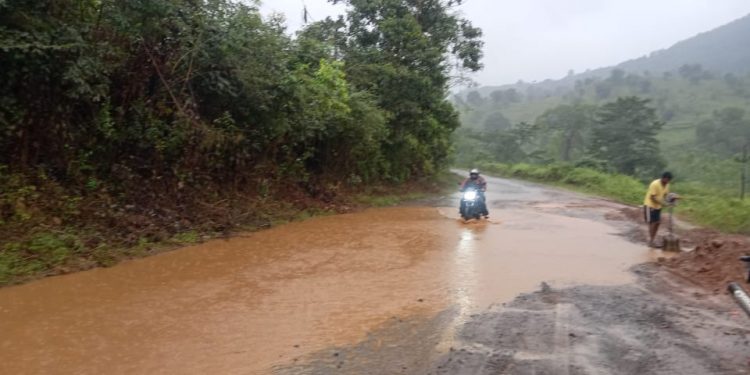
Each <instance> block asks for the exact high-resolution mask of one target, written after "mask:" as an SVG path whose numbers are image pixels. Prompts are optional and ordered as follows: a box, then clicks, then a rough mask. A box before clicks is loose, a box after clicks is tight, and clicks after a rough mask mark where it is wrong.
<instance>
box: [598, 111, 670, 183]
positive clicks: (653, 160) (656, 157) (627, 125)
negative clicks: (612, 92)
mask: <svg viewBox="0 0 750 375" xmlns="http://www.w3.org/2000/svg"><path fill="white" fill-rule="evenodd" d="M649 102H650V101H649V100H647V99H641V98H638V97H635V96H630V97H624V98H618V99H617V100H616V101H614V102H610V103H607V104H605V105H603V106H602V107H601V109H600V110H599V111H598V112H597V114H596V121H595V122H594V126H593V129H592V141H591V146H590V147H589V154H590V156H592V157H593V158H595V159H599V160H603V161H605V162H606V163H607V165H608V166H609V167H610V168H611V169H612V170H614V171H616V172H618V173H624V174H627V175H631V176H639V177H646V176H652V175H654V174H655V173H658V171H659V170H661V169H662V168H663V166H664V162H663V160H662V159H661V155H660V151H659V141H658V140H657V139H656V134H657V132H658V131H659V130H660V129H661V128H662V126H663V123H662V122H660V121H659V120H658V118H657V116H656V110H655V109H654V108H651V107H650V106H648V104H649Z"/></svg>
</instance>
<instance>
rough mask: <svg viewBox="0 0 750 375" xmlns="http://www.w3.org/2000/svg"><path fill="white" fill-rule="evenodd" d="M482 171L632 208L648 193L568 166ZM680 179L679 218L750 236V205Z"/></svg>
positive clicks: (622, 179) (635, 184)
mask: <svg viewBox="0 0 750 375" xmlns="http://www.w3.org/2000/svg"><path fill="white" fill-rule="evenodd" d="M480 167H481V168H482V169H483V170H484V171H485V172H488V173H490V174H496V175H499V176H502V177H512V178H519V179H525V180H530V181H537V182H543V183H548V184H552V185H555V186H561V187H565V188H570V189H572V190H576V191H580V192H584V193H589V194H595V195H599V196H602V197H606V198H611V199H614V200H616V201H618V202H621V203H625V204H630V205H640V204H642V203H643V197H644V195H645V192H646V185H645V184H644V183H643V182H641V181H639V180H637V179H635V178H633V177H630V176H624V175H618V174H609V173H604V172H601V171H598V170H594V169H589V168H577V167H574V166H572V165H566V164H548V165H530V164H515V165H509V164H501V163H481V164H480ZM677 177H678V180H677V181H676V183H675V184H674V186H672V188H671V189H672V191H674V192H676V193H679V194H680V195H681V196H682V197H683V198H684V200H683V201H681V203H680V205H679V206H678V208H677V210H678V211H677V212H678V215H679V216H681V217H683V218H685V219H687V220H688V221H690V222H693V223H695V224H699V225H703V226H707V227H711V228H714V229H717V230H720V231H723V232H729V233H742V234H750V201H748V200H740V199H737V198H733V197H731V196H730V195H728V194H727V193H725V192H723V191H720V190H718V189H712V188H710V187H706V186H702V185H699V184H695V183H690V182H680V181H679V176H677Z"/></svg>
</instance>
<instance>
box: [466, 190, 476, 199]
mask: <svg viewBox="0 0 750 375" xmlns="http://www.w3.org/2000/svg"><path fill="white" fill-rule="evenodd" d="M464 199H465V200H467V201H473V200H474V199H477V192H476V191H467V192H465V193H464Z"/></svg>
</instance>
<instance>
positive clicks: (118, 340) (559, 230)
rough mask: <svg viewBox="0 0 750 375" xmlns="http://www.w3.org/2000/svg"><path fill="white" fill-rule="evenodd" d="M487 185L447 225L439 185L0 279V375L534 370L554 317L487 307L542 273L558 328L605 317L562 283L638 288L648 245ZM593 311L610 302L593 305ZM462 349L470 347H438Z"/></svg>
mask: <svg viewBox="0 0 750 375" xmlns="http://www.w3.org/2000/svg"><path fill="white" fill-rule="evenodd" d="M489 183H490V191H489V192H488V194H487V196H488V197H489V199H490V209H491V219H490V220H488V221H481V222H476V221H472V222H468V223H464V222H463V221H461V220H459V219H458V215H457V212H456V211H457V209H456V207H457V206H458V203H457V196H453V197H450V198H449V199H444V200H438V201H433V202H432V206H425V205H418V206H416V205H412V206H404V207H396V208H388V209H373V210H367V211H364V212H360V213H354V214H345V215H338V216H330V217H322V218H315V219H310V220H308V221H305V222H300V223H294V224H289V225H285V226H281V227H277V228H274V229H270V230H267V231H263V232H257V233H250V234H245V235H241V236H237V237H234V238H230V239H228V240H216V241H210V242H207V243H204V244H201V245H197V246H192V247H188V248H185V249H182V250H178V251H174V252H170V253H165V254H160V255H157V256H154V257H151V258H146V259H139V260H134V261H130V262H126V263H123V264H121V265H118V266H115V267H112V268H110V269H97V270H92V271H87V272H81V273H78V274H71V275H65V276H61V277H53V278H48V279H44V280H40V281H37V282H33V283H30V284H27V285H22V286H17V287H10V288H4V289H0V332H2V336H0V349H2V350H0V373H14V374H15V373H23V374H46V373H63V374H68V373H69V374H99V373H108V374H130V373H180V374H204V373H224V374H268V373H279V374H330V373H342V374H383V373H388V374H391V373H393V374H395V373H405V374H423V373H431V372H432V373H434V372H439V371H442V372H443V373H450V372H446V371H449V370H450V371H453V370H455V371H458V370H457V368H456V367H451V366H457V365H456V364H457V363H465V364H466V367H465V371H464V372H463V373H484V372H482V371H484V370H482V369H484V368H490V367H486V366H488V365H487V363H489V362H490V361H492V360H494V359H492V358H494V357H492V356H490V357H487V356H486V355H487V353H490V354H492V355H496V356H497V355H501V356H505V357H507V358H511V359H513V360H512V361H510V362H507V361H506V362H507V364H508V366H511V365H513V366H516V365H518V366H521V365H523V366H526V365H527V364H523V363H521V362H518V361H519V360H524V361H528V360H530V359H529V358H536V357H534V356H538V357H539V358H541V359H540V361H538V362H535V363H536V364H534V365H533V366H537V367H533V366H532V368H537V369H542V370H543V369H545V367H543V366H544V365H542V362H543V360H549V359H550V358H551V357H549V355H548V354H545V350H547V349H549V347H548V346H544V345H548V344H549V343H548V342H547V341H549V340H553V341H554V340H556V339H555V337H556V336H554V335H553V337H552V338H549V337H546V336H547V335H548V334H549V333H550V332H552V331H554V329H553V325H554V324H552V323H554V322H549V321H546V323H544V324H541V326H539V327H538V328H539V329H537V330H534V329H532V328H530V327H527V326H526V325H533V324H532V323H533V322H532V321H531V320H529V321H528V322H527V323H526V322H525V321H523V320H514V319H516V318H508V317H509V316H511V315H512V314H511V315H502V314H504V313H508V312H509V311H511V310H507V311H506V310H503V308H504V307H503V304H505V303H511V304H516V307H514V308H515V309H526V310H529V309H530V308H529V307H528V306H526V305H523V303H525V302H523V301H521V302H519V300H518V299H515V298H516V297H517V296H518V295H520V294H526V295H527V296H532V297H527V298H531V299H530V300H533V298H538V299H540V301H541V302H538V303H547V302H544V301H542V300H544V299H545V298H547V297H545V296H546V295H544V294H538V293H537V294H527V293H533V292H534V291H535V290H537V289H538V286H539V284H540V282H542V281H544V282H545V283H546V284H545V285H547V286H548V288H551V289H550V290H555V291H556V292H555V293H556V294H555V295H559V296H561V297H560V298H563V299H562V301H564V302H562V305H563V306H564V307H563V309H564V310H565V311H568V312H567V313H569V314H570V316H571V317H572V318H571V321H570V322H568V323H566V324H568V326H570V327H573V326H576V325H588V324H605V325H606V324H608V323H606V322H604V321H602V320H591V321H589V322H588V323H586V321H585V320H580V319H578V318H581V317H582V318H581V319H583V318H585V317H587V315H586V314H589V313H585V314H584V312H587V311H589V310H587V309H588V308H589V307H587V305H586V300H587V301H590V302H596V303H599V302H597V301H594V300H596V299H597V298H595V297H594V296H593V295H594V294H595V293H594V292H586V293H588V294H586V293H583V292H572V291H582V290H583V291H588V289H580V285H591V288H602V289H601V290H614V291H617V290H621V291H622V293H620V294H621V295H623V296H631V297H632V298H633V299H640V298H642V296H641V295H639V294H638V293H640V292H638V291H639V290H641V289H639V287H637V286H636V285H638V284H637V283H638V282H639V281H638V280H639V278H637V277H636V276H634V274H633V273H632V272H630V271H629V270H630V268H631V267H632V266H633V265H636V264H640V263H643V262H648V261H652V260H656V259H658V258H659V257H663V256H665V254H662V253H661V252H660V251H654V250H650V249H648V248H646V247H645V246H643V245H642V244H639V243H637V242H634V241H632V238H629V237H628V236H623V233H627V232H628V231H637V230H638V227H637V226H635V225H634V224H633V223H632V222H628V221H624V220H612V218H613V215H615V216H616V215H617V214H618V210H621V209H622V206H619V205H616V204H614V203H611V202H607V201H603V200H598V199H592V198H587V197H584V196H579V195H576V194H572V193H567V192H563V191H559V190H554V189H548V188H544V187H541V186H537V185H533V184H526V183H521V182H515V181H508V180H502V179H491V178H490V179H489ZM576 288H579V289H576ZM618 288H621V289H618ZM592 290H594V289H592ZM558 291H559V292H558ZM563 291H571V292H563ZM566 293H567V294H566ZM582 293H583V294H582ZM644 293H645V292H644ZM604 294H607V295H609V293H604V292H602V297H601V298H605V296H604ZM534 296H537V297H534ZM579 296H580V297H581V298H582V301H581V302H580V303H578V304H577V302H576V298H577V297H579ZM584 297H585V298H584ZM606 298H610V297H606ZM611 298H618V297H614V296H613V297H611ZM628 298H630V297H628ZM514 299H515V300H514ZM511 301H513V302H511ZM602 301H606V299H602ZM519 303H521V305H518V304H519ZM534 303H535V304H536V303H537V302H534ZM640 305H643V303H640ZM640 305H639V306H640ZM571 306H573V307H571ZM602 306H605V307H606V306H611V307H612V309H614V308H615V307H616V306H617V304H615V303H609V304H607V303H605V302H601V303H599V304H598V305H596V307H595V308H594V309H599V308H603V307H602ZM668 307H669V306H667V307H665V309H668ZM612 309H610V310H607V309H604V310H603V312H602V314H605V312H607V311H608V313H607V314H611V315H613V316H619V317H620V319H625V320H627V319H629V318H628V314H627V310H622V311H618V310H616V309H615V310H614V311H612ZM542 310H543V311H547V310H549V311H557V310H558V307H555V306H552V305H550V306H546V307H544V309H541V308H540V310H539V311H542ZM503 311H505V312H503ZM665 311H667V310H665ZM668 312H669V313H671V312H672V310H668ZM532 315H533V314H532ZM537 315H539V314H537ZM547 315H550V316H552V317H554V314H547ZM589 315H590V314H589ZM550 316H547V317H546V318H545V319H547V320H549V319H552V318H550ZM573 317H575V318H576V319H578V320H575V319H573ZM518 319H521V318H518ZM602 319H603V318H602ZM539 322H545V320H544V319H542V320H539ZM483 324H484V325H488V326H487V327H484V326H482V325H483ZM490 326H492V327H495V326H496V327H498V329H500V330H503V331H505V330H509V331H508V332H517V333H518V332H521V333H522V335H521V336H524V335H526V333H524V332H527V333H528V339H525V340H530V341H528V342H529V343H532V342H533V340H537V341H538V342H537V343H532V344H529V345H532V346H533V345H536V346H538V348H537V349H538V350H536V351H534V350H531V348H526V349H524V350H519V351H518V353H520V354H518V355H516V354H517V353H515V354H514V353H511V352H510V350H511V349H512V348H511V347H512V346H517V345H521V341H518V340H519V339H514V340H516V341H513V340H511V341H503V340H500V341H497V342H494V343H493V342H488V341H487V340H485V339H482V338H481V337H480V336H478V335H479V332H477V334H476V335H474V334H471V332H473V331H472V330H475V328H472V327H484V328H481V329H480V331H482V332H484V331H487V330H489V328H490ZM605 328H606V327H602V328H601V329H605ZM550 329H552V331H549V330H550ZM597 329H598V328H597ZM623 329H636V330H637V329H638V328H637V327H636V326H624V327H623ZM475 331H476V330H475ZM490 331H491V330H490ZM488 332H489V331H488ZM554 332H557V331H554ZM592 332H594V331H592ZM596 332H598V333H596V334H599V335H604V334H605V333H607V332H599V331H596ZM654 332H657V331H654ZM573 333H574V334H577V333H575V332H573ZM655 334H656V333H655ZM534 336H538V337H534ZM657 336H658V335H657ZM493 337H494V336H493ZM545 340H547V341H545ZM665 340H671V339H670V338H669V337H667V338H666V339H665ZM605 341H606V340H605ZM605 341H601V342H602V343H604V342H605ZM636 341H637V340H636ZM523 342H525V341H523ZM665 342H671V341H665ZM644 343H646V344H647V343H648V342H644ZM550 345H551V344H550ZM602 345H605V344H602ZM521 346H522V345H521ZM476 348H481V350H479V349H476ZM545 348H547V349H545ZM614 348H615V349H617V350H619V349H618V347H616V346H615V347H614ZM461 349H464V350H465V351H467V352H470V353H473V354H467V355H471V356H475V357H476V358H480V357H481V358H484V359H477V360H476V362H471V361H470V360H469V357H460V358H455V357H454V356H456V355H458V354H457V353H456V350H459V351H460V350H461ZM709 349H710V348H709ZM484 350H489V352H487V353H485V352H484ZM589 350H591V352H590V353H591V354H590V355H591V356H592V358H594V359H595V357H596V356H597V355H601V353H599V352H596V351H593V349H591V348H589ZM613 350H614V349H613ZM483 353H484V354H483ZM498 353H499V354H498ZM511 354H512V355H511ZM482 356H484V357H482ZM508 356H510V357H508ZM505 357H504V358H505ZM453 358H455V359H453ZM472 358H473V357H472ZM594 359H592V361H593V360H594ZM514 361H515V362H514ZM472 363H473V364H472ZM493 363H494V362H493ZM514 363H515V364H514ZM524 363H525V362H524ZM570 363H573V364H575V363H577V362H575V361H571V362H570ZM438 366H440V367H438ZM482 366H485V367H482ZM539 366H542V367H539ZM576 366H577V365H576ZM508 368H511V367H508ZM568 368H569V369H575V368H578V367H575V366H574V365H571V366H568ZM717 368H718V367H717ZM591 369H594V370H595V369H596V368H594V367H592V368H591ZM472 371H473V372H472ZM535 371H536V370H535ZM545 371H546V370H545ZM571 371H572V370H571ZM582 371H583V370H582ZM592 371H593V370H592ZM456 373H461V372H456ZM495 373H497V371H496V372H495ZM510 373H514V372H512V371H511V372H510ZM521 373H522V372H521ZM530 373H531V372H530ZM536 373H544V371H542V372H538V371H537V372H536ZM552 373H556V372H552ZM571 373H575V372H571ZM580 373H587V372H580ZM588 373H596V372H588Z"/></svg>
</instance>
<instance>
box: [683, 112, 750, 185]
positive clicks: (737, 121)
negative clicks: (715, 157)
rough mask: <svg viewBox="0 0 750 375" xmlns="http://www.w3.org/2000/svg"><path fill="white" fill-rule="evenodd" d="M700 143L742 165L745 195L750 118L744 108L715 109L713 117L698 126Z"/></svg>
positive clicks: (749, 148) (749, 149) (741, 178)
mask: <svg viewBox="0 0 750 375" xmlns="http://www.w3.org/2000/svg"><path fill="white" fill-rule="evenodd" d="M696 138H697V140H698V144H699V145H702V146H703V147H704V148H706V149H708V150H710V151H713V152H716V153H718V154H719V155H723V156H724V157H734V160H735V161H737V162H739V163H740V165H741V167H740V168H741V173H740V197H741V198H744V196H745V184H746V181H747V165H748V162H750V156H748V155H749V154H750V118H748V117H746V112H745V110H744V109H742V108H737V107H727V108H724V109H722V110H720V111H715V112H714V113H713V116H712V118H711V119H709V120H707V121H704V122H703V123H702V124H701V125H699V126H698V127H697V128H696Z"/></svg>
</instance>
